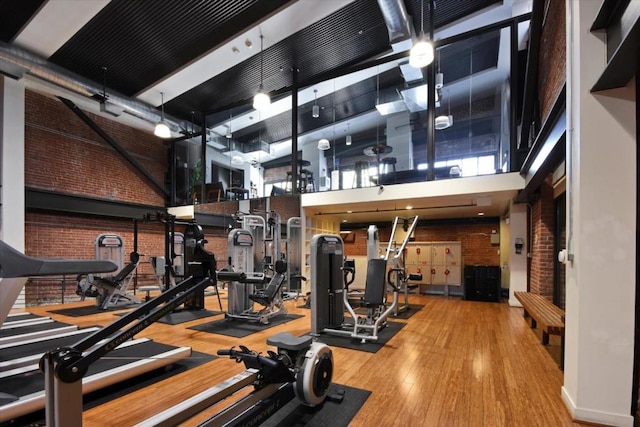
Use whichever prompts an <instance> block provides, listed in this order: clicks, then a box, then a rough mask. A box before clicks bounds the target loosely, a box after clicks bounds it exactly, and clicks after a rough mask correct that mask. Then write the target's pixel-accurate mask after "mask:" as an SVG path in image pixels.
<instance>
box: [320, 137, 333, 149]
mask: <svg viewBox="0 0 640 427" xmlns="http://www.w3.org/2000/svg"><path fill="white" fill-rule="evenodd" d="M330 148H331V143H330V142H329V140H328V139H327V138H322V139H321V140H319V141H318V150H322V151H326V150H328V149H330Z"/></svg>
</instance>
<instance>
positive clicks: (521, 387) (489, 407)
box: [28, 295, 581, 427]
mask: <svg viewBox="0 0 640 427" xmlns="http://www.w3.org/2000/svg"><path fill="white" fill-rule="evenodd" d="M207 298H208V299H207V308H209V309H211V310H216V309H217V308H218V307H217V300H216V297H215V296H213V297H207ZM410 302H411V303H412V304H424V307H423V308H422V309H421V310H420V311H418V312H417V313H416V314H414V315H413V316H412V317H410V318H409V319H408V320H394V321H398V322H405V323H406V326H405V327H404V328H403V329H402V330H401V331H400V332H399V333H398V334H397V335H396V336H394V337H393V338H392V339H391V340H390V341H389V342H388V344H387V345H385V346H384V347H383V348H382V349H380V350H379V351H378V352H377V353H366V352H361V351H356V350H349V349H343V348H338V347H333V352H334V363H335V371H334V382H336V383H340V384H345V385H349V386H351V387H357V388H362V389H366V390H370V391H371V392H372V394H371V395H370V397H369V398H368V400H367V401H366V403H365V404H364V405H363V406H362V408H361V409H360V411H359V412H358V413H357V415H356V416H355V417H354V419H353V420H352V423H351V425H352V426H395V425H398V426H400V425H401V426H571V425H575V426H578V425H581V424H578V423H573V422H572V420H571V417H570V415H569V412H568V411H567V409H566V408H565V406H564V403H563V402H562V399H561V397H560V387H561V386H562V381H563V376H562V371H560V370H559V368H558V359H559V340H557V341H556V340H554V338H557V337H552V339H551V344H550V345H549V346H548V347H545V346H543V345H541V344H540V337H539V333H538V332H537V331H534V330H531V329H530V328H529V326H528V324H527V322H526V321H525V320H524V319H523V317H522V309H521V308H515V307H509V305H508V304H506V303H502V304H498V303H483V302H473V301H462V300H460V299H459V298H456V297H451V298H444V297H441V296H423V295H412V296H411V297H410ZM74 304H76V305H77V304H78V303H70V304H66V305H65V307H71V306H73V305H74ZM82 304H85V305H86V302H85V303H82ZM285 304H286V306H287V309H288V310H289V312H290V313H295V314H302V315H304V317H302V318H300V319H296V320H293V321H291V322H288V323H285V324H282V325H278V326H275V327H273V328H270V329H268V330H267V331H264V332H261V333H256V334H253V335H250V336H249V337H247V338H242V339H238V338H232V337H226V336H223V335H217V334H211V333H206V332H198V331H194V330H190V329H187V328H188V327H190V326H193V325H197V324H200V323H205V322H210V321H212V320H215V319H216V318H221V316H217V317H216V318H213V317H209V318H205V319H200V320H195V321H192V322H188V323H183V324H180V325H175V326H171V325H165V324H160V323H156V324H154V325H152V326H150V327H149V328H147V329H146V330H144V331H143V332H142V333H141V334H140V336H142V337H149V338H153V339H154V340H156V341H158V342H161V343H165V344H171V345H180V346H185V345H186V346H191V347H192V348H193V350H195V351H199V352H204V353H209V354H215V352H216V350H218V349H221V348H229V347H231V346H234V345H235V346H237V345H239V344H242V345H246V346H247V347H249V348H251V349H253V350H257V351H266V350H267V349H268V347H267V345H266V338H267V337H268V336H270V335H274V334H276V333H278V332H283V331H288V332H291V333H292V334H294V335H301V334H303V333H305V332H308V331H309V329H310V311H309V310H306V309H301V308H296V305H300V304H301V302H300V301H298V302H295V301H288V302H286V303H285ZM55 308H60V306H55V307H54V306H48V307H29V309H28V311H30V312H32V313H35V314H41V315H47V316H51V317H53V318H55V319H56V320H60V321H64V322H67V323H74V324H77V325H79V326H90V325H96V324H99V325H106V324H108V323H109V322H111V321H113V320H114V319H115V317H114V315H113V313H101V314H98V315H92V316H84V317H75V318H73V317H66V316H61V315H54V314H51V313H49V312H48V310H51V309H55ZM243 370H244V365H242V364H237V363H235V362H234V361H232V360H229V359H224V358H220V359H217V360H214V361H211V362H208V363H205V364H203V365H201V366H198V367H196V368H193V369H190V370H188V371H186V372H183V373H180V374H178V375H176V376H174V377H172V378H170V379H167V380H163V381H160V382H157V383H155V384H153V385H151V386H148V387H145V388H143V389H141V390H138V391H135V392H132V393H130V394H128V395H125V396H123V397H120V398H117V399H115V400H112V401H110V402H108V403H104V404H102V405H99V406H96V407H94V408H92V409H89V410H86V411H85V412H84V425H85V426H101V427H102V426H130V425H133V424H135V423H136V422H138V421H140V420H143V419H145V418H147V417H149V416H151V415H153V414H154V413H157V412H159V411H161V410H163V409H164V408H166V407H169V406H171V405H173V404H175V403H177V402H179V401H181V400H184V399H186V398H188V397H190V396H192V395H194V394H196V393H198V392H200V391H202V390H204V389H206V388H208V387H210V386H212V385H214V384H216V383H218V382H220V381H222V380H224V379H226V378H228V377H230V376H232V375H233V374H236V373H239V372H241V371H243ZM192 421H193V423H192V422H190V423H188V424H187V425H196V424H197V421H198V420H195V419H194V420H192Z"/></svg>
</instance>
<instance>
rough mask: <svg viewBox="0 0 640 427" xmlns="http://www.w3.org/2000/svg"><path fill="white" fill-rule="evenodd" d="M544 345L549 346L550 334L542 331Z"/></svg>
mask: <svg viewBox="0 0 640 427" xmlns="http://www.w3.org/2000/svg"><path fill="white" fill-rule="evenodd" d="M542 345H549V334H548V333H547V332H545V331H542Z"/></svg>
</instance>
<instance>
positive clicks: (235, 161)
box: [231, 154, 244, 166]
mask: <svg viewBox="0 0 640 427" xmlns="http://www.w3.org/2000/svg"><path fill="white" fill-rule="evenodd" d="M243 163H244V159H243V158H242V156H240V155H239V154H236V155H235V156H233V157H231V164H232V165H236V166H240V165H241V164H243Z"/></svg>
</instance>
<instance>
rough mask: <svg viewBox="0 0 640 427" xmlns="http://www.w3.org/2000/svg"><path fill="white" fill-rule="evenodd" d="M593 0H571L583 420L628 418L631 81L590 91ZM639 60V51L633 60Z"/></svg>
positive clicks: (571, 291) (573, 330)
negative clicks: (593, 91) (614, 88)
mask: <svg viewBox="0 0 640 427" xmlns="http://www.w3.org/2000/svg"><path fill="white" fill-rule="evenodd" d="M599 7H600V2H596V1H581V2H577V1H573V0H568V1H567V34H568V39H567V110H568V123H567V162H568V163H567V233H568V236H567V249H568V251H569V253H570V254H572V255H573V257H574V260H573V262H570V263H568V264H567V268H566V272H567V273H566V274H567V276H566V278H567V280H566V283H567V285H566V286H567V290H566V298H567V301H566V356H565V371H564V386H563V388H562V396H563V399H564V401H565V403H566V404H567V406H568V408H569V410H570V411H571V412H572V414H573V415H574V417H575V418H576V419H577V420H581V421H588V422H593V423H599V424H605V425H616V426H632V425H633V417H632V416H631V415H630V413H631V393H632V382H633V354H634V313H635V286H636V285H635V282H636V278H635V269H636V263H637V259H636V252H635V248H636V239H635V236H636V233H635V231H636V184H635V183H636V176H637V171H636V144H637V141H636V117H635V109H636V105H635V86H634V84H631V85H629V86H628V87H627V88H624V89H618V90H613V91H606V92H600V93H590V89H591V87H592V85H593V84H594V83H595V82H596V80H597V79H598V77H599V76H600V74H601V73H602V71H603V69H604V67H605V65H606V44H605V41H604V40H605V38H604V34H594V33H591V32H590V31H589V27H590V26H591V24H592V23H593V20H594V18H595V16H596V14H597V12H598V9H599ZM633 60H635V58H634V59H633Z"/></svg>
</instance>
